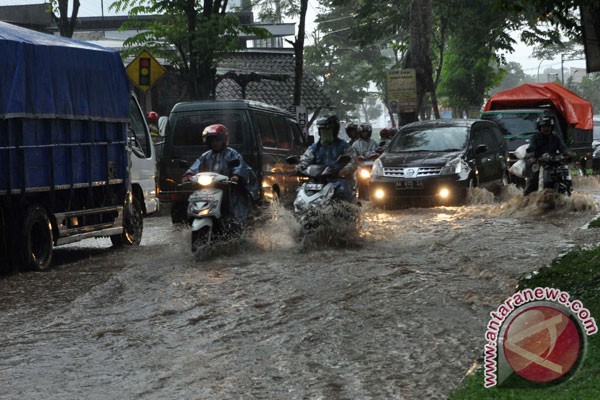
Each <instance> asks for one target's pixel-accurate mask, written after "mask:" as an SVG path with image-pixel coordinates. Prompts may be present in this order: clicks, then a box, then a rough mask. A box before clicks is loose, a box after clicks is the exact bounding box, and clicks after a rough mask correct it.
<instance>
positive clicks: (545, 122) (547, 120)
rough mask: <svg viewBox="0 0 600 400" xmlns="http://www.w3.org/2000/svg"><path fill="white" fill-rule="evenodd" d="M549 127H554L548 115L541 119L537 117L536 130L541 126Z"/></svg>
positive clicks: (552, 120)
mask: <svg viewBox="0 0 600 400" xmlns="http://www.w3.org/2000/svg"><path fill="white" fill-rule="evenodd" d="M545 125H550V126H551V127H552V126H553V125H554V119H553V118H552V117H550V116H549V115H544V116H543V117H539V118H538V119H537V128H538V129H541V128H542V126H545Z"/></svg>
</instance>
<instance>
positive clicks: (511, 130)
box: [482, 113, 541, 136]
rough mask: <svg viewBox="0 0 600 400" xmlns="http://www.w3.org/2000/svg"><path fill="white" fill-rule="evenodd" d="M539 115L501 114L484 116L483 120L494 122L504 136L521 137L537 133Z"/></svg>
mask: <svg viewBox="0 0 600 400" xmlns="http://www.w3.org/2000/svg"><path fill="white" fill-rule="evenodd" d="M540 115H541V114H539V113H501V114H493V115H484V116H483V117H482V118H483V119H487V120H490V121H494V122H495V123H496V124H498V126H499V127H500V129H501V130H502V134H503V135H504V136H521V135H529V134H532V133H535V132H537V130H538V129H537V120H538V118H539V117H540Z"/></svg>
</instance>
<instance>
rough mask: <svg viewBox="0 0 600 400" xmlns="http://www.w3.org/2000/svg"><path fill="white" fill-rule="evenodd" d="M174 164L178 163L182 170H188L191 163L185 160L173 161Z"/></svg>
mask: <svg viewBox="0 0 600 400" xmlns="http://www.w3.org/2000/svg"><path fill="white" fill-rule="evenodd" d="M173 162H176V163H177V165H178V166H179V168H181V169H188V168H189V167H190V163H189V162H187V161H185V160H173Z"/></svg>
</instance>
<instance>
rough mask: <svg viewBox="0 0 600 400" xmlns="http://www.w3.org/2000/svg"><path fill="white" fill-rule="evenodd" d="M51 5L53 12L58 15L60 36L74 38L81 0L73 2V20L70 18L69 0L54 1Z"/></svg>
mask: <svg viewBox="0 0 600 400" xmlns="http://www.w3.org/2000/svg"><path fill="white" fill-rule="evenodd" d="M50 4H51V7H52V9H53V11H54V12H56V13H58V32H59V34H60V36H64V37H68V38H70V37H73V31H74V30H75V24H76V23H77V14H78V13H79V6H80V4H79V0H73V9H72V11H71V18H69V0H52V2H51V3H50Z"/></svg>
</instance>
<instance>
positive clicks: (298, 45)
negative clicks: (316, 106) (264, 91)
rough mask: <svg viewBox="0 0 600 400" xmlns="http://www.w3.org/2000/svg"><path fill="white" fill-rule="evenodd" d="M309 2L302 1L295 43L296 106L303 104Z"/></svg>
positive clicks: (306, 0)
mask: <svg viewBox="0 0 600 400" xmlns="http://www.w3.org/2000/svg"><path fill="white" fill-rule="evenodd" d="M307 9H308V0H300V22H299V24H298V37H296V41H295V42H294V56H295V61H296V64H295V69H294V105H296V106H299V105H300V104H302V75H303V66H304V35H305V29H306V11H307Z"/></svg>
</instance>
